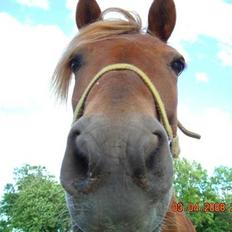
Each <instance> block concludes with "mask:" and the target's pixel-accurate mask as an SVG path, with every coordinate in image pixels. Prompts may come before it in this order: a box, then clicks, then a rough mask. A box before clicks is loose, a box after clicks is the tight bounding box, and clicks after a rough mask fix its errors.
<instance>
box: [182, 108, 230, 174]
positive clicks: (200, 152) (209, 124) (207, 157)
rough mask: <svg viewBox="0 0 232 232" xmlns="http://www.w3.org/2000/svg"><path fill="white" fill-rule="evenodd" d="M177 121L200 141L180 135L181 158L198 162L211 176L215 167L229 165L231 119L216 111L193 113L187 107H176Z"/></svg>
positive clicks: (222, 111)
mask: <svg viewBox="0 0 232 232" xmlns="http://www.w3.org/2000/svg"><path fill="white" fill-rule="evenodd" d="M179 119H180V120H181V121H182V123H183V124H184V125H185V126H186V127H187V128H188V129H190V130H193V131H195V132H198V133H200V134H201V136H202V138H201V139H200V140H195V139H192V138H189V137H186V136H185V135H183V134H182V133H181V132H179V135H180V145H181V150H182V151H181V156H183V157H186V158H188V159H190V160H196V161H197V162H200V163H201V164H202V166H203V167H204V168H207V169H208V170H209V171H210V172H211V173H212V171H213V169H214V168H215V166H219V165H225V166H229V167H230V166H231V164H232V151H231V146H230V144H231V131H232V117H231V115H230V114H229V113H228V112H226V111H224V110H222V109H220V108H208V109H204V110H202V111H201V112H194V111H192V110H191V109H190V108H189V107H187V106H183V105H181V106H180V107H179Z"/></svg>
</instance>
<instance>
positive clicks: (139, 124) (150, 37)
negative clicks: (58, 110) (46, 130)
mask: <svg viewBox="0 0 232 232" xmlns="http://www.w3.org/2000/svg"><path fill="white" fill-rule="evenodd" d="M112 12H117V13H119V14H121V17H120V18H118V19H107V18H106V15H107V14H108V13H112ZM175 23H176V10H175V4H174V2H173V0H155V1H153V2H152V4H151V7H150V9H149V14H148V27H147V30H144V29H142V26H141V19H140V17H139V15H138V14H136V13H131V12H129V11H126V10H123V9H121V8H109V9H107V10H105V11H103V12H102V11H101V9H100V7H99V5H98V3H97V1H96V0H79V2H78V4H77V9H76V24H77V27H78V29H79V33H78V34H77V36H75V37H74V38H73V40H72V41H71V42H70V44H69V45H68V47H67V49H66V50H65V52H64V54H63V56H62V57H61V59H60V61H59V63H58V64H57V67H56V69H55V72H54V76H53V84H54V87H55V90H56V94H57V96H58V97H59V98H61V99H63V100H67V96H68V90H69V86H70V83H71V79H72V77H73V76H74V78H75V84H74V88H73V93H72V107H73V112H74V117H73V122H72V126H71V129H70V132H69V134H68V138H67V146H66V150H65V155H64V158H63V162H62V167H61V175H60V181H61V184H62V185H63V187H64V189H65V191H66V201H67V205H68V208H69V212H70V216H71V220H72V225H73V231H80V232H83V231H84V232H100V231H106V232H107V231H120V232H159V231H162V232H168V231H169V232H171V231H172V232H177V231H178V232H181V231H183V232H184V231H188V232H191V231H195V229H194V226H193V224H192V223H191V221H190V220H189V219H188V218H187V217H186V216H185V214H184V212H175V211H173V209H172V205H173V204H175V202H176V199H175V196H174V191H173V188H172V183H173V172H174V171H173V158H176V157H177V156H178V154H179V143H178V137H177V128H178V127H179V128H180V129H181V130H182V131H183V132H184V133H186V134H187V135H189V136H192V137H197V136H196V134H193V133H191V132H189V131H187V130H186V129H185V128H184V127H183V126H182V125H181V124H180V123H179V121H178V118H177V102H178V98H177V81H178V76H179V75H180V74H181V72H182V71H183V70H184V68H185V60H184V57H183V56H182V55H181V54H180V53H179V52H178V51H177V50H176V49H174V48H172V47H171V46H169V45H168V44H167V41H168V39H169V37H170V36H171V34H172V31H173V29H174V27H175Z"/></svg>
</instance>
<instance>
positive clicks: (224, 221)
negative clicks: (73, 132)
mask: <svg viewBox="0 0 232 232" xmlns="http://www.w3.org/2000/svg"><path fill="white" fill-rule="evenodd" d="M175 169H176V171H175V181H174V187H175V191H176V197H177V199H178V206H179V208H178V209H179V210H185V212H186V214H187V215H188V216H189V217H190V218H191V220H192V221H193V223H194V225H195V226H196V230H197V231H198V232H232V168H228V167H218V168H216V169H215V171H214V174H213V175H212V176H209V175H208V173H207V171H206V170H205V169H203V168H202V166H201V165H200V164H198V163H196V162H189V161H187V160H186V159H179V160H177V161H175ZM70 228H71V226H70V219H69V215H68V210H67V207H66V204H65V195H64V191H63V189H62V187H61V186H60V184H59V183H58V182H57V181H56V179H55V178H54V176H51V175H50V174H49V173H48V172H47V170H46V168H45V167H41V166H30V165H25V166H23V167H21V168H16V169H15V171H14V183H11V184H7V185H6V186H5V191H4V195H3V197H2V200H1V201H0V231H1V232H13V231H17V232H68V231H71V230H70Z"/></svg>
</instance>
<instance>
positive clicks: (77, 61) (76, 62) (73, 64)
mask: <svg viewBox="0 0 232 232" xmlns="http://www.w3.org/2000/svg"><path fill="white" fill-rule="evenodd" d="M82 64H83V57H82V55H80V54H78V55H76V56H75V57H73V58H72V59H71V60H70V62H69V65H70V68H71V70H72V72H73V73H75V72H76V71H78V70H79V69H80V68H81V66H82Z"/></svg>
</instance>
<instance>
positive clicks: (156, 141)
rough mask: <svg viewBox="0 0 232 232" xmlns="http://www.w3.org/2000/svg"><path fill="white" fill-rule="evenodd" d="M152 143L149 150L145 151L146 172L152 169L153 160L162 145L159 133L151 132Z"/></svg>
mask: <svg viewBox="0 0 232 232" xmlns="http://www.w3.org/2000/svg"><path fill="white" fill-rule="evenodd" d="M152 134H153V141H152V143H151V144H152V145H151V146H150V149H148V150H146V151H145V157H146V158H145V164H146V167H147V169H148V170H151V169H153V168H154V164H155V159H156V158H157V156H158V154H159V152H160V147H161V143H162V139H161V135H160V133H159V132H153V133H152Z"/></svg>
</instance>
